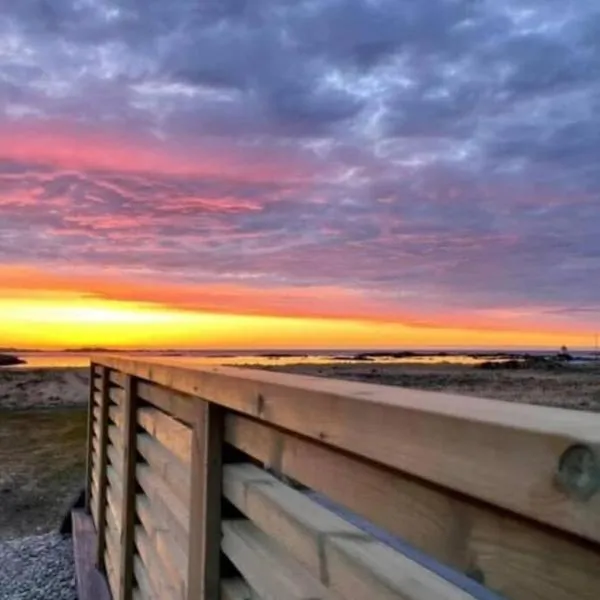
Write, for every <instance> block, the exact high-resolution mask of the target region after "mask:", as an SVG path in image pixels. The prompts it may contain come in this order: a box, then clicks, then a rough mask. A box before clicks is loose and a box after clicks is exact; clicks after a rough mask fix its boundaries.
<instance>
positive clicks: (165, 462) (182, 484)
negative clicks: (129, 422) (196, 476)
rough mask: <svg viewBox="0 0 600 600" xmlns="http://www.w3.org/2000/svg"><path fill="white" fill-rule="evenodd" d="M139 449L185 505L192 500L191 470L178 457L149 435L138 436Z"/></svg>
mask: <svg viewBox="0 0 600 600" xmlns="http://www.w3.org/2000/svg"><path fill="white" fill-rule="evenodd" d="M137 447H138V451H139V452H140V454H141V455H142V456H143V457H144V458H145V459H146V461H147V462H148V464H149V465H150V466H151V467H152V470H153V471H155V472H156V474H157V475H158V476H159V477H160V478H161V479H163V480H164V481H165V482H166V483H167V485H168V486H169V487H170V489H171V491H172V492H173V493H174V494H175V495H176V496H178V497H179V499H180V500H181V502H182V503H183V504H188V502H189V500H190V469H189V465H186V464H185V463H184V462H183V461H182V460H181V459H180V458H179V457H178V456H176V455H175V454H173V453H172V452H170V451H169V450H167V448H165V447H164V446H163V445H162V444H161V443H159V442H158V441H157V440H156V439H155V438H153V437H152V436H150V435H149V434H147V433H141V434H138V436H137Z"/></svg>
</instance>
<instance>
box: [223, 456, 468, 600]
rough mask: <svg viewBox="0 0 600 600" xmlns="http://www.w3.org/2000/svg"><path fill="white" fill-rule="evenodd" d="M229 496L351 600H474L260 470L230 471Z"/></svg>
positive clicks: (243, 467) (250, 467) (226, 492)
mask: <svg viewBox="0 0 600 600" xmlns="http://www.w3.org/2000/svg"><path fill="white" fill-rule="evenodd" d="M223 493H224V495H225V497H226V498H227V499H228V500H229V501H230V502H232V504H233V505H234V506H236V507H237V508H238V509H239V510H240V511H242V512H243V513H244V514H245V515H246V516H247V517H248V518H249V519H251V520H252V522H254V523H255V524H256V525H257V526H258V527H259V528H260V529H261V530H262V531H264V532H265V533H267V534H268V535H269V536H270V537H271V538H273V539H276V540H277V541H278V542H279V543H280V544H281V545H282V546H283V547H285V548H286V549H287V550H288V551H289V552H290V554H291V555H293V556H294V557H295V558H296V559H297V560H299V562H301V563H302V564H304V565H305V566H306V567H307V568H308V570H309V571H310V572H311V573H312V574H313V575H314V576H315V577H316V578H317V579H320V580H321V582H322V583H323V585H324V586H326V587H328V588H330V589H331V590H332V591H333V592H335V593H338V594H340V595H341V596H343V597H345V598H356V599H357V600H358V599H359V598H361V599H364V600H369V599H371V598H378V599H381V600H384V599H389V600H392V599H397V598H427V599H428V600H436V599H440V600H451V599H454V600H466V599H468V598H472V596H471V595H470V594H467V593H466V592H464V591H462V590H460V589H458V588H456V587H455V586H454V585H452V584H450V583H448V582H446V581H445V580H443V579H442V578H441V577H439V576H438V575H436V574H434V573H433V572H431V571H430V570H429V569H426V568H425V567H423V566H421V565H420V564H418V563H416V562H415V561H413V560H411V559H409V558H406V557H405V556H403V555H402V554H400V553H399V552H396V551H395V550H393V549H392V548H390V547H389V546H386V545H384V544H382V543H380V542H379V541H377V540H376V539H375V538H373V537H372V536H371V535H368V534H367V533H365V532H363V531H362V530H360V529H359V528H358V527H355V526H354V525H352V524H350V523H348V522H347V521H345V520H344V519H342V518H340V517H339V516H338V515H336V514H334V513H332V512H331V511H329V510H328V509H326V508H324V507H322V506H320V505H318V504H317V503H316V502H314V501H313V500H311V499H310V498H308V497H307V496H305V495H303V494H301V493H300V492H298V491H296V490H293V489H291V488H290V487H288V486H286V485H285V484H283V483H282V482H280V481H278V480H277V479H275V477H273V476H271V475H269V474H268V473H266V472H265V471H263V470H262V469H259V468H258V467H256V466H254V465H250V464H237V465H228V466H225V467H224V479H223ZM348 540H351V542H352V543H351V544H346V542H347V541H348ZM368 557H376V560H374V559H372V558H368ZM332 565H335V569H334V568H332Z"/></svg>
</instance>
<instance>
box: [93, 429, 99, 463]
mask: <svg viewBox="0 0 600 600" xmlns="http://www.w3.org/2000/svg"><path fill="white" fill-rule="evenodd" d="M98 455H99V442H98V437H97V436H96V433H95V432H94V433H93V435H92V457H97V456H98Z"/></svg>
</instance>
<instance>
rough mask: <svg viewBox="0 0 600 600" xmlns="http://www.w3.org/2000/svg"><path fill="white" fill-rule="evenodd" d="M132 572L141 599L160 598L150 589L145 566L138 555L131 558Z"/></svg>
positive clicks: (157, 599) (158, 599)
mask: <svg viewBox="0 0 600 600" xmlns="http://www.w3.org/2000/svg"><path fill="white" fill-rule="evenodd" d="M133 574H134V575H135V580H136V582H137V586H138V591H139V592H140V594H141V600H160V598H159V597H158V596H156V595H155V593H154V590H153V589H152V584H151V583H150V577H148V572H147V571H146V567H145V565H144V563H143V562H142V559H141V558H140V557H139V556H135V557H134V558H133Z"/></svg>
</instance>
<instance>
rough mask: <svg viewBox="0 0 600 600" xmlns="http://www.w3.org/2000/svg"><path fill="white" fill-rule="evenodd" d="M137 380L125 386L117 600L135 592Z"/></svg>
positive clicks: (127, 598)
mask: <svg viewBox="0 0 600 600" xmlns="http://www.w3.org/2000/svg"><path fill="white" fill-rule="evenodd" d="M136 383H137V380H136V379H135V377H132V376H130V375H127V376H126V377H125V380H124V382H123V384H124V389H125V406H124V423H123V425H124V427H123V450H124V453H125V459H124V468H123V498H122V501H123V504H122V511H121V514H122V519H123V522H122V523H121V569H120V580H119V595H118V598H116V599H115V600H129V599H130V598H131V592H132V588H133V555H134V530H135V496H136V479H135V468H136V462H137V448H136V439H137V408H138V406H137V405H138V397H137V390H136Z"/></svg>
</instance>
